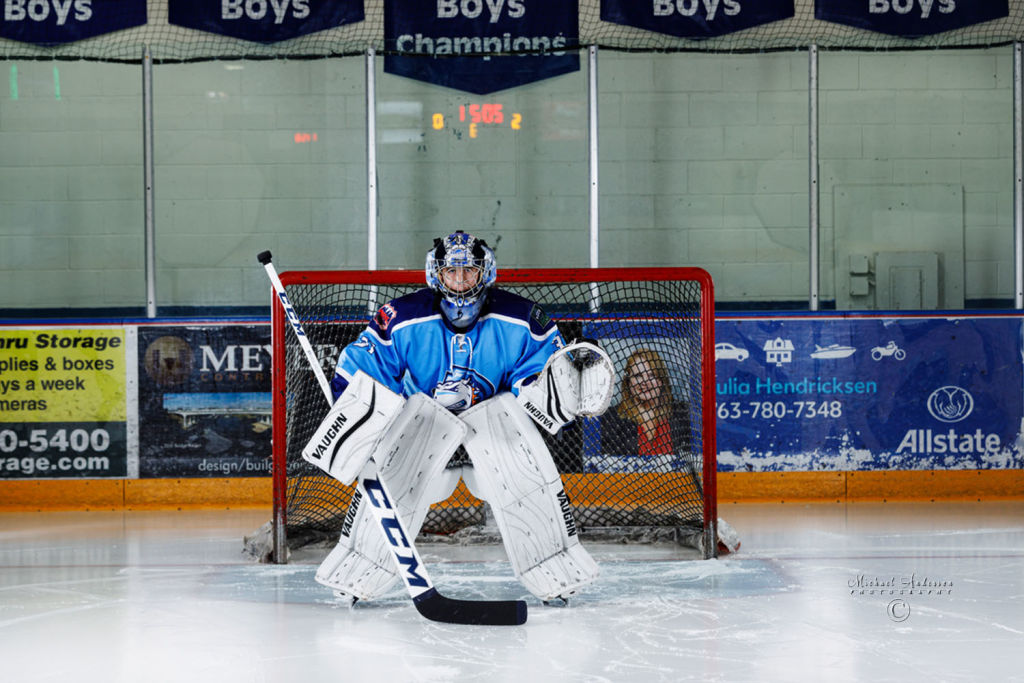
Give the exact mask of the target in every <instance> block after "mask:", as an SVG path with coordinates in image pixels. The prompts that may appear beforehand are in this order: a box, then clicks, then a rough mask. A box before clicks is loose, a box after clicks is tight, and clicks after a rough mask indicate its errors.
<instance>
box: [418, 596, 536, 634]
mask: <svg viewBox="0 0 1024 683" xmlns="http://www.w3.org/2000/svg"><path fill="white" fill-rule="evenodd" d="M413 602H414V603H415V604H416V609H417V610H418V611H419V613H420V614H422V615H423V616H424V617H426V618H427V619H430V620H431V621H440V622H443V623H446V624H475V625H478V626H520V625H522V624H525V623H526V603H525V602H524V601H522V600H456V599H454V598H446V597H445V596H443V595H441V594H440V593H438V592H437V590H436V589H434V588H431V589H430V590H428V591H426V592H425V593H422V594H421V595H417V596H416V597H415V598H413Z"/></svg>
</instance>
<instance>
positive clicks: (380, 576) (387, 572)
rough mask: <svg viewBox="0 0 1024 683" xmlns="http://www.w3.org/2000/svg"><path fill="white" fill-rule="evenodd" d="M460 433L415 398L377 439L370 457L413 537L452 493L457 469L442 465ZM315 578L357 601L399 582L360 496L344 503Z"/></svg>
mask: <svg viewBox="0 0 1024 683" xmlns="http://www.w3.org/2000/svg"><path fill="white" fill-rule="evenodd" d="M465 433H466V426H465V424H463V423H462V421H461V420H459V419H458V418H457V417H455V416H454V415H452V414H451V413H449V412H448V411H447V410H445V409H444V408H442V407H441V406H440V404H439V403H437V401H435V400H433V399H431V398H429V397H428V396H426V395H424V394H416V395H415V396H413V397H412V398H410V399H409V400H408V401H407V402H406V405H405V409H404V410H403V412H402V413H401V414H400V415H399V416H398V417H397V418H396V419H395V420H394V422H393V423H392V424H391V426H390V427H389V429H388V432H387V434H386V435H385V436H384V437H383V438H382V439H381V441H380V444H379V447H378V449H377V452H376V454H375V455H374V457H375V459H378V460H379V461H380V463H381V464H380V467H379V476H380V478H381V481H383V482H384V483H385V485H387V487H388V489H389V490H390V491H391V495H392V497H393V500H392V503H393V505H394V506H395V511H396V512H397V513H398V515H399V516H400V518H401V519H402V521H403V522H406V524H407V527H408V530H409V533H411V534H412V535H413V536H415V535H416V534H418V533H419V530H420V528H421V527H422V526H423V521H424V519H426V516H427V511H428V509H429V508H430V504H431V503H435V502H437V501H439V500H444V499H445V498H447V497H448V496H450V495H451V493H452V491H454V490H455V487H456V485H457V484H458V482H459V470H457V469H456V470H450V471H446V470H445V466H446V465H447V464H448V461H449V460H450V459H451V456H452V455H453V454H454V453H455V449H456V448H458V446H459V444H460V443H461V441H462V438H463V435H464V434H465ZM356 496H358V491H357V493H356ZM316 580H317V581H318V582H319V583H321V584H323V585H325V586H328V587H330V588H332V589H334V590H337V591H341V592H344V593H347V594H349V595H351V596H353V597H356V598H359V599H361V600H370V599H372V598H374V597H378V596H380V595H381V594H383V593H385V592H387V590H389V589H390V588H391V586H392V585H393V584H394V583H395V582H396V581H397V580H398V574H396V573H395V567H394V559H393V558H392V555H391V551H390V550H389V548H388V546H387V544H386V541H385V540H384V536H383V534H382V533H381V530H380V528H379V527H378V525H377V522H376V519H375V518H374V516H373V514H372V511H371V510H370V509H369V505H368V504H367V503H366V501H365V500H363V499H362V497H361V496H360V497H358V498H356V497H354V498H353V501H352V503H351V504H350V505H349V510H348V513H347V514H346V515H345V522H344V524H343V525H342V531H341V537H340V539H339V540H338V545H337V546H335V548H334V550H332V551H331V552H330V554H328V556H327V557H326V558H325V559H324V561H323V562H322V563H321V565H320V567H319V569H317V573H316Z"/></svg>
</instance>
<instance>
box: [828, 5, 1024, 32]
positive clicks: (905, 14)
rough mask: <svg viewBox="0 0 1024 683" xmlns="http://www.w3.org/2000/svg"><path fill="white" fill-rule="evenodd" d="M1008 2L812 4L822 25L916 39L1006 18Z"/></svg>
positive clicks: (1008, 12) (1008, 8)
mask: <svg viewBox="0 0 1024 683" xmlns="http://www.w3.org/2000/svg"><path fill="white" fill-rule="evenodd" d="M1009 14H1010V7H1009V2H1008V0H969V1H968V0H815V2H814V16H815V18H817V19H821V20H822V21H831V22H833V23H836V24H845V25H847V26H854V27H856V28H862V29H866V30H868V31H875V32H876V33H885V34H888V35H893V36H900V37H902V38H920V37H921V36H930V35H933V34H936V33H942V32H944V31H952V30H954V29H958V28H963V27H965V26H971V25H972V24H980V23H982V22H984V21H992V20H993V19H1001V18H1003V17H1006V16H1009Z"/></svg>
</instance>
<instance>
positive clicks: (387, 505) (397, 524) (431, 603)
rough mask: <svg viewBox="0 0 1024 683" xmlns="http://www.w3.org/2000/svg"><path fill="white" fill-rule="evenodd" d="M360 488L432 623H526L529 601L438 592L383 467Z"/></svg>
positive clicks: (293, 317) (294, 320) (286, 304)
mask: <svg viewBox="0 0 1024 683" xmlns="http://www.w3.org/2000/svg"><path fill="white" fill-rule="evenodd" d="M256 258H257V259H258V260H259V262H260V263H261V264H263V267H264V268H265V269H266V271H267V276H268V277H269V278H270V282H271V284H273V286H274V292H275V293H276V294H277V297H278V298H279V299H280V300H281V306H282V307H283V308H284V313H285V316H286V317H287V318H288V322H289V323H291V326H292V329H293V330H295V336H296V337H298V340H299V346H301V347H302V351H303V352H304V353H305V355H306V360H308V361H309V365H310V367H311V368H312V370H313V374H314V375H315V376H316V379H317V382H318V383H319V384H320V388H321V389H322V390H323V392H324V396H325V397H326V398H327V403H328V404H330V403H332V401H333V398H334V394H333V392H332V391H331V385H330V384H329V383H328V381H327V377H325V376H324V371H323V368H321V367H320V361H319V360H318V359H317V357H316V352H315V351H314V350H313V346H312V344H310V343H309V338H308V337H306V333H305V331H304V330H303V329H302V323H301V322H300V321H299V316H298V315H297V314H296V313H295V309H294V308H292V304H291V302H290V301H289V300H288V295H287V294H285V291H284V285H283V284H282V283H281V278H279V277H278V275H277V270H276V269H275V268H274V264H273V261H272V260H271V256H270V252H269V251H264V252H261V253H260V254H259V255H258V256H257V257H256ZM356 487H357V490H358V492H359V493H360V495H363V496H366V499H367V500H368V501H370V503H371V505H370V509H371V510H372V511H373V516H374V518H375V519H376V520H377V523H378V525H379V526H380V531H381V533H382V534H384V538H385V540H386V541H387V545H388V548H389V549H390V550H391V557H392V559H394V561H395V567H396V569H397V571H398V573H399V575H400V576H401V577H402V581H403V582H404V583H405V587H406V589H407V590H408V591H409V595H410V596H411V597H412V601H413V604H414V605H415V606H416V610H417V611H418V612H419V613H420V614H422V615H423V616H424V617H426V618H427V619H430V620H431V621H440V622H444V623H447V624H479V625H484V626H518V625H520V624H523V623H525V622H526V603H525V602H524V601H522V600H457V599H455V598H449V597H445V596H444V595H441V594H440V593H439V592H437V589H436V588H434V584H433V582H432V581H431V580H430V576H429V575H428V574H427V568H426V565H424V563H423V559H422V558H421V557H420V554H419V552H418V551H417V550H416V546H414V545H413V539H412V538H411V537H410V535H409V533H408V530H407V529H406V527H405V524H404V523H403V522H402V520H401V519H399V517H398V513H397V512H396V511H395V508H394V505H393V504H392V503H391V501H392V497H391V494H390V492H389V491H388V490H387V487H385V485H384V482H383V481H381V480H380V477H378V475H377V465H376V463H375V462H374V461H373V459H370V460H369V461H368V462H367V463H366V465H365V466H364V467H363V469H362V471H361V472H360V473H359V476H358V477H357V478H356Z"/></svg>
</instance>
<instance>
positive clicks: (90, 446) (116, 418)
mask: <svg viewBox="0 0 1024 683" xmlns="http://www.w3.org/2000/svg"><path fill="white" fill-rule="evenodd" d="M125 401H126V373H125V332H124V330H123V329H122V328H120V327H118V328H104V329H97V328H90V329H74V328H50V329H45V330H42V329H39V330H36V329H0V478H4V479H37V478H98V477H124V476H127V474H128V470H127V441H126V417H127V407H126V402H125Z"/></svg>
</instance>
